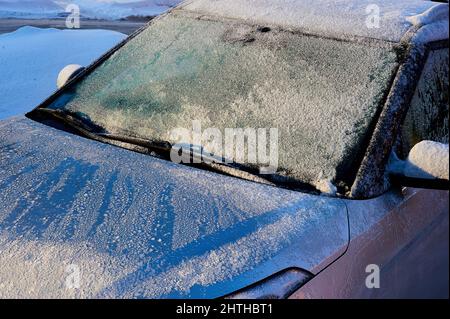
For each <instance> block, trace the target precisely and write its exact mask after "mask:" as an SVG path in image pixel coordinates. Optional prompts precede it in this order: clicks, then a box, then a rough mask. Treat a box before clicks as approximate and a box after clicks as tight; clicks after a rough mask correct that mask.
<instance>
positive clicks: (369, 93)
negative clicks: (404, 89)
mask: <svg viewBox="0 0 450 319" xmlns="http://www.w3.org/2000/svg"><path fill="white" fill-rule="evenodd" d="M194 17H196V16H194ZM396 65H397V63H396V55H395V53H394V52H393V50H392V47H391V46H390V45H388V44H380V43H378V42H370V41H367V43H351V42H346V41H337V40H331V39H322V38H316V37H309V36H302V35H299V34H293V33H291V32H287V31H283V30H280V29H273V30H271V31H270V32H261V31H258V28H257V27H252V26H248V25H244V24H241V23H239V22H236V21H209V20H202V19H194V18H193V17H192V16H191V14H187V13H177V14H175V13H173V14H171V15H169V16H168V17H166V18H164V19H162V20H160V21H158V22H156V23H155V24H154V25H153V26H151V27H150V28H148V29H147V30H146V31H145V32H143V33H142V34H141V35H140V36H138V37H137V38H136V39H134V40H133V41H131V42H129V43H128V44H127V45H126V46H125V47H124V48H123V49H121V50H119V51H118V52H116V53H115V54H114V55H113V56H112V57H111V58H110V59H109V60H108V61H106V62H105V63H104V64H103V65H102V66H100V67H99V68H98V69H96V70H95V71H94V72H93V73H92V74H91V75H90V76H88V77H87V78H86V79H85V80H83V81H82V82H81V83H80V84H79V85H78V86H77V87H76V88H75V89H74V90H75V91H74V94H73V95H72V96H71V97H70V101H69V102H68V103H67V104H65V101H67V97H64V98H62V99H60V101H56V102H55V103H54V104H53V107H65V108H67V109H70V110H71V111H75V112H81V113H84V114H87V115H88V116H89V117H90V118H91V120H93V121H94V122H96V123H98V124H100V125H102V126H104V127H106V128H107V129H108V130H109V131H112V132H117V131H121V132H124V131H125V132H132V133H133V134H137V135H139V136H142V137H147V138H157V139H162V140H170V136H169V132H170V131H171V130H173V129H176V128H179V127H183V128H191V127H192V121H193V120H198V121H200V122H201V125H202V127H204V128H207V127H214V128H219V129H220V130H221V131H222V132H224V130H225V128H247V127H251V128H261V127H262V128H278V130H279V136H280V138H279V142H280V145H279V153H280V159H279V163H280V174H284V175H287V176H289V177H293V178H295V179H297V180H300V181H303V182H309V183H314V182H316V181H317V180H328V181H334V180H335V179H336V176H338V175H340V176H349V175H350V176H351V175H352V173H351V172H352V171H353V170H355V169H356V168H357V161H358V158H357V156H355V154H357V153H358V152H361V150H362V149H363V148H364V145H363V143H362V141H363V139H364V138H365V135H366V134H367V133H368V128H369V126H370V124H371V123H372V121H373V119H374V115H375V114H376V113H377V111H378V110H379V108H380V107H381V104H382V103H381V102H382V100H383V97H384V95H385V92H386V90H387V89H388V86H389V80H390V79H391V76H392V73H393V71H394V70H395V68H396ZM171 142H173V141H171Z"/></svg>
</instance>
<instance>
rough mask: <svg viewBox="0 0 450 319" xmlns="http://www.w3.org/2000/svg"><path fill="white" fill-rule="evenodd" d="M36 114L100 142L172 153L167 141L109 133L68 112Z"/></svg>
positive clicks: (45, 110) (41, 109)
mask: <svg viewBox="0 0 450 319" xmlns="http://www.w3.org/2000/svg"><path fill="white" fill-rule="evenodd" d="M34 112H39V113H45V114H48V115H51V116H52V117H53V118H55V119H57V120H59V121H61V122H63V123H64V124H66V125H67V126H69V127H70V128H72V129H74V130H76V131H77V132H79V133H80V134H81V135H83V136H85V137H87V138H90V139H92V140H96V141H99V142H103V143H105V142H106V143H107V142H109V141H116V142H122V143H126V144H130V145H134V146H139V147H143V148H146V149H148V150H151V151H163V152H170V150H171V149H172V145H171V144H170V143H169V142H166V141H153V140H147V139H143V138H138V137H134V136H127V135H120V134H111V133H107V132H105V131H104V130H103V129H102V128H101V127H99V126H96V125H94V124H91V123H87V120H85V119H82V118H80V117H78V116H77V115H76V114H75V113H72V112H69V111H67V110H57V109H49V108H38V109H35V110H34Z"/></svg>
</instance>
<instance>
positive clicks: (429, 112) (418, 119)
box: [402, 48, 449, 156]
mask: <svg viewBox="0 0 450 319" xmlns="http://www.w3.org/2000/svg"><path fill="white" fill-rule="evenodd" d="M448 73H449V64H448V48H446V49H440V50H435V51H431V52H430V55H429V57H428V59H427V62H426V63H425V67H424V69H423V72H422V76H421V78H420V80H419V83H418V85H417V89H416V92H415V93H414V97H413V99H412V102H411V106H410V109H409V111H408V113H407V115H406V119H405V124H404V126H403V132H402V134H403V155H404V156H407V155H408V153H409V151H410V150H411V149H412V148H413V146H414V145H415V144H417V143H419V142H421V141H423V140H431V141H435V142H440V143H447V144H448V132H449V131H448V115H449V104H448V103H449V99H448V92H449V79H448Z"/></svg>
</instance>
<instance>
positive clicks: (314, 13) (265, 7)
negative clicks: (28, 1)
mask: <svg viewBox="0 0 450 319" xmlns="http://www.w3.org/2000/svg"><path fill="white" fill-rule="evenodd" d="M179 9H181V10H185V11H193V12H197V13H202V14H206V15H212V16H219V17H225V18H236V19H244V20H246V21H250V22H252V23H256V24H267V25H279V26H282V27H285V28H293V29H299V30H302V31H304V32H305V33H311V34H317V35H323V36H328V37H337V38H343V37H365V38H374V39H379V40H386V41H392V42H400V41H401V40H402V38H403V36H404V35H405V34H406V32H407V31H408V30H409V29H410V28H411V27H412V26H414V25H416V26H417V28H418V29H419V28H421V27H422V26H424V25H429V24H433V23H435V22H437V21H441V22H442V21H444V22H445V25H446V27H443V25H440V26H439V28H438V30H433V32H430V33H432V34H434V38H439V39H445V38H448V4H437V3H435V2H432V1H423V0H384V1H375V0H314V1H305V0H214V1H212V0H187V1H185V2H183V3H182V4H181V5H180V6H179ZM377 10H379V14H380V23H379V27H378V28H377V27H372V28H369V27H368V26H367V23H366V22H367V21H368V19H370V14H376V13H377ZM414 17H419V18H417V19H415V18H414ZM423 22H426V23H423ZM436 33H438V35H436ZM421 40H424V39H423V38H422V39H421Z"/></svg>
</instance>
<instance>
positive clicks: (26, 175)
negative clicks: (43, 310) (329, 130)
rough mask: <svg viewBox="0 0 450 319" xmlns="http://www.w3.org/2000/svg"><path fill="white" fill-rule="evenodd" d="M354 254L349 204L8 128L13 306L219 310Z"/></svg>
mask: <svg viewBox="0 0 450 319" xmlns="http://www.w3.org/2000/svg"><path fill="white" fill-rule="evenodd" d="M347 245H348V219H347V210H346V207H345V204H344V203H343V201H341V200H339V199H335V198H327V197H321V196H313V195H309V194H303V193H299V192H293V191H289V190H285V189H279V188H275V187H271V186H267V185H262V184H257V183H252V182H248V181H244V180H240V179H236V178H232V177H228V176H223V175H219V174H215V173H211V172H207V171H202V170H198V169H193V168H189V167H186V166H181V165H177V164H174V163H170V162H167V161H163V160H159V159H157V158H153V157H150V156H145V155H142V154H138V153H134V152H131V151H128V150H125V149H121V148H118V147H114V146H111V145H107V144H102V143H99V142H95V141H91V140H88V139H85V138H82V137H79V136H76V135H73V134H70V133H67V132H63V131H59V130H57V129H54V128H51V127H48V126H45V125H43V124H40V123H37V122H34V121H32V120H30V119H28V118H25V117H16V118H12V119H9V120H7V121H3V122H0V283H1V284H0V296H1V297H55V298H59V297H80V298H103V297H119V298H121V297H124V298H127V297H133V298H161V297H171V298H173V297H174V298H178V297H190V298H202V297H207V298H215V297H220V296H224V295H226V294H229V293H232V292H234V291H236V290H238V289H241V288H243V287H246V286H248V285H250V284H253V283H255V282H257V281H259V280H262V279H264V278H266V277H268V276H270V275H272V274H274V273H276V272H278V271H281V270H283V269H287V268H291V267H298V268H302V269H304V270H308V271H310V272H312V273H317V272H318V271H320V270H322V269H323V268H324V267H325V266H326V265H328V264H329V263H331V262H332V261H333V260H334V259H336V258H338V257H339V256H340V255H341V254H342V253H343V251H344V250H345V248H346V247H347Z"/></svg>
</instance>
